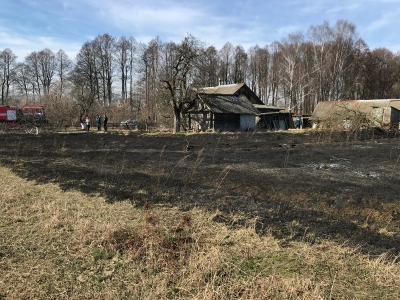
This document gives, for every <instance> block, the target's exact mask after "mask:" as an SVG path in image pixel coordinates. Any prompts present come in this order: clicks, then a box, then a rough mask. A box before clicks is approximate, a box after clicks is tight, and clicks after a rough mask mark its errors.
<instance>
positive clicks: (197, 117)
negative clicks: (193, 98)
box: [189, 113, 212, 131]
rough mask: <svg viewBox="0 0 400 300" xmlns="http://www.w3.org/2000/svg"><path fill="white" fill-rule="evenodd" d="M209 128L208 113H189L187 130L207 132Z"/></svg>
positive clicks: (209, 119)
mask: <svg viewBox="0 0 400 300" xmlns="http://www.w3.org/2000/svg"><path fill="white" fill-rule="evenodd" d="M209 129H212V128H211V118H210V113H197V114H194V113H191V114H190V115H189V130H195V131H207V130H209Z"/></svg>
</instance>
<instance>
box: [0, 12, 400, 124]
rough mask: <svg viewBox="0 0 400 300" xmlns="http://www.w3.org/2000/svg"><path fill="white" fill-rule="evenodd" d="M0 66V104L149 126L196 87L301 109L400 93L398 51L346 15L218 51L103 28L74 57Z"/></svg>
mask: <svg viewBox="0 0 400 300" xmlns="http://www.w3.org/2000/svg"><path fill="white" fill-rule="evenodd" d="M0 72H1V73H0V83H1V95H0V98H1V100H2V104H3V105H20V104H21V103H24V104H25V103H40V102H46V103H49V102H51V103H63V105H76V107H78V108H79V114H80V115H83V114H86V113H87V112H88V111H90V109H91V107H93V106H96V107H99V106H104V107H110V106H117V105H118V106H124V107H126V108H128V109H129V110H130V111H131V112H133V113H134V114H135V115H137V116H138V118H140V119H143V120H147V121H149V122H154V123H157V122H158V120H160V119H161V118H162V117H165V116H166V115H170V116H171V117H173V116H174V117H175V118H178V119H179V114H180V113H181V112H182V109H183V107H184V103H185V102H187V101H189V100H190V97H191V95H192V94H191V92H190V91H192V90H193V88H194V89H195V88H197V87H206V86H216V85H218V84H232V83H242V82H244V83H246V84H247V85H248V86H249V87H250V88H251V89H252V90H254V92H255V93H256V94H257V95H258V96H259V97H260V98H261V100H262V101H263V102H264V103H265V104H268V105H276V106H278V107H282V108H285V109H287V110H290V111H292V112H294V113H299V114H311V112H312V111H313V109H314V106H315V105H316V103H318V102H319V101H326V100H343V99H388V98H400V53H397V54H395V53H392V52H391V51H390V50H388V49H386V48H378V49H373V50H371V49H369V47H368V45H366V43H365V42H364V41H363V40H362V38H360V37H358V34H357V32H356V27H355V25H354V24H352V23H350V22H348V21H345V20H340V21H338V22H337V23H336V24H335V25H334V26H331V25H330V24H329V23H328V22H324V23H323V24H322V25H318V26H311V27H310V28H309V29H308V30H307V31H306V32H304V33H303V32H296V33H292V34H289V35H288V36H287V37H285V38H283V39H282V40H281V41H279V42H278V41H276V42H273V43H272V44H270V45H265V46H259V45H254V46H252V47H250V48H249V49H248V50H247V51H246V50H245V49H244V48H243V47H242V46H241V45H236V46H235V45H232V44H231V43H230V42H227V43H226V44H225V45H224V46H223V47H222V48H221V49H216V47H214V46H210V45H206V44H205V43H203V42H201V41H199V40H198V39H196V38H195V37H193V36H192V35H188V36H187V37H185V38H184V39H183V40H182V41H181V42H180V43H175V42H163V41H161V40H160V39H159V38H158V37H156V38H154V39H153V40H151V41H150V42H149V43H147V44H145V43H142V42H139V41H136V40H135V39H134V38H133V37H129V38H127V37H119V38H118V37H112V36H110V35H109V34H102V35H98V36H97V37H95V38H94V39H93V40H92V41H88V42H86V43H85V44H84V45H82V47H81V49H80V51H79V53H78V54H77V56H76V57H75V58H69V57H68V56H67V55H66V53H65V52H64V51H63V50H59V51H58V52H57V53H55V52H53V51H51V50H49V49H43V50H41V51H37V52H36V51H34V52H31V53H30V54H29V55H27V56H26V57H25V58H24V59H23V61H22V62H18V61H17V57H16V55H14V53H13V51H12V50H11V49H8V48H7V49H4V50H2V51H1V52H0ZM0 104H1V102H0Z"/></svg>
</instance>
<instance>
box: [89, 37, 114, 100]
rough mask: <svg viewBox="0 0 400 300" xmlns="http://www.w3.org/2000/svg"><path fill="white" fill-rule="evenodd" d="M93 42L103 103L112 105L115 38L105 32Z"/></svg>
mask: <svg viewBox="0 0 400 300" xmlns="http://www.w3.org/2000/svg"><path fill="white" fill-rule="evenodd" d="M92 43H93V45H94V50H95V58H96V68H97V70H98V71H97V73H98V75H99V76H100V87H101V90H100V92H101V95H102V104H104V105H110V104H111V101H112V95H113V91H112V84H113V75H114V72H113V71H114V63H113V53H114V51H115V50H114V49H115V39H114V38H113V37H111V36H110V35H109V34H103V35H99V36H97V37H96V38H95V39H94V40H93V42H92Z"/></svg>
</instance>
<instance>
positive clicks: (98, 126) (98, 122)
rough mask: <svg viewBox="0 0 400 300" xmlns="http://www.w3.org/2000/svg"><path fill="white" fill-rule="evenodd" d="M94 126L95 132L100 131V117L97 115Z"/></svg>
mask: <svg viewBox="0 0 400 300" xmlns="http://www.w3.org/2000/svg"><path fill="white" fill-rule="evenodd" d="M96 126H97V131H100V129H101V117H100V115H97V117H96Z"/></svg>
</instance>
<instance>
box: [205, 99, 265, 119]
mask: <svg viewBox="0 0 400 300" xmlns="http://www.w3.org/2000/svg"><path fill="white" fill-rule="evenodd" d="M200 98H201V100H203V101H204V103H206V104H207V106H208V107H209V108H210V110H211V111H212V112H213V113H220V114H222V113H233V114H248V115H259V114H260V112H259V111H258V110H257V108H255V107H254V105H253V104H252V103H251V102H250V101H249V100H248V99H247V98H246V97H245V96H239V97H238V96H222V95H202V96H200Z"/></svg>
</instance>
